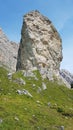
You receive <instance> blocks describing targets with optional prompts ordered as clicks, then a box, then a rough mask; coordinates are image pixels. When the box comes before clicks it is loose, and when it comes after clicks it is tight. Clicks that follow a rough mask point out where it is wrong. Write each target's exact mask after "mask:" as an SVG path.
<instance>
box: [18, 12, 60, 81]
mask: <svg viewBox="0 0 73 130" xmlns="http://www.w3.org/2000/svg"><path fill="white" fill-rule="evenodd" d="M61 61H62V41H61V38H60V35H59V33H58V32H57V30H56V29H55V27H54V26H53V24H52V22H51V21H50V20H49V19H48V18H47V17H45V16H43V15H41V14H40V12H38V11H32V12H30V13H28V14H26V15H25V16H24V19H23V26H22V32H21V41H20V46H19V50H18V60H17V70H34V69H38V70H39V71H40V73H41V75H42V76H43V77H48V78H49V79H50V80H52V78H53V76H54V75H59V68H60V62H61Z"/></svg>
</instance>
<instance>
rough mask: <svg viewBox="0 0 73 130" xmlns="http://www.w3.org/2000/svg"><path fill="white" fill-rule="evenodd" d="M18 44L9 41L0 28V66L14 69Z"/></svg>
mask: <svg viewBox="0 0 73 130" xmlns="http://www.w3.org/2000/svg"><path fill="white" fill-rule="evenodd" d="M17 52H18V44H16V43H14V42H10V41H9V40H8V38H7V37H6V35H5V34H4V33H3V31H2V29H1V28H0V66H4V67H6V68H7V69H8V70H10V71H15V70H16V63H17Z"/></svg>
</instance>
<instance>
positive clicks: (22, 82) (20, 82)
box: [13, 78, 26, 85]
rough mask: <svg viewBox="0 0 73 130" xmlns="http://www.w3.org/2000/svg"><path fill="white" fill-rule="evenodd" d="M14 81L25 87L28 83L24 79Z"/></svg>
mask: <svg viewBox="0 0 73 130" xmlns="http://www.w3.org/2000/svg"><path fill="white" fill-rule="evenodd" d="M13 81H14V82H16V83H18V84H20V85H25V84H26V82H25V81H24V80H23V79H22V78H17V79H15V80H13Z"/></svg>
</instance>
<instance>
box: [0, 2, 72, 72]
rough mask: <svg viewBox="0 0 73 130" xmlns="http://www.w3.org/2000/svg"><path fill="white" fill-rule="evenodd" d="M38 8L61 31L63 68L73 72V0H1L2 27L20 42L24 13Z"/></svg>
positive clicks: (0, 17)
mask: <svg viewBox="0 0 73 130" xmlns="http://www.w3.org/2000/svg"><path fill="white" fill-rule="evenodd" d="M36 9H37V10H39V11H40V12H41V13H42V14H43V15H45V16H47V17H48V18H49V19H50V20H51V21H52V23H53V24H54V26H55V27H56V29H57V30H58V32H59V33H60V35H61V38H62V44H63V61H62V63H61V68H63V69H67V70H69V71H70V72H72V73H73V58H72V57H73V0H0V27H1V28H2V29H3V31H4V32H5V34H6V35H7V36H8V38H9V39H10V40H12V41H16V42H19V41H20V37H21V27H22V22H23V16H24V14H26V13H28V12H29V11H31V10H36Z"/></svg>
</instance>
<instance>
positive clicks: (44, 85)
mask: <svg viewBox="0 0 73 130" xmlns="http://www.w3.org/2000/svg"><path fill="white" fill-rule="evenodd" d="M42 89H43V90H46V89H47V87H46V84H45V83H44V82H43V83H42Z"/></svg>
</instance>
